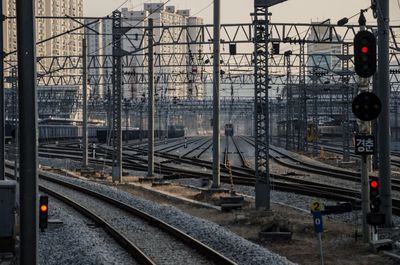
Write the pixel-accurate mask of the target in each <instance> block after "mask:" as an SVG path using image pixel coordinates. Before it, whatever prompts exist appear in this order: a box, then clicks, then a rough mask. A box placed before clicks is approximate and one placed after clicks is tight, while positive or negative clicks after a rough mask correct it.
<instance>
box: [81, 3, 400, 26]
mask: <svg viewBox="0 0 400 265" xmlns="http://www.w3.org/2000/svg"><path fill="white" fill-rule="evenodd" d="M220 1H221V19H222V23H235V22H249V21H250V15H249V14H250V12H252V10H253V3H254V1H253V0H220ZM124 2H126V4H125V6H127V7H135V9H142V8H143V3H149V2H165V1H161V0H160V1H154V0H153V1H150V0H128V1H126V0H84V14H85V16H105V15H108V14H111V12H112V11H113V10H114V9H116V8H117V7H119V6H120V5H121V4H122V3H124ZM212 2H213V1H212V0H170V1H169V2H168V4H167V5H175V6H176V7H177V8H178V9H190V10H191V14H196V13H198V14H197V16H200V17H203V18H204V19H205V23H212V10H213V6H212ZM389 3H390V20H391V24H392V25H399V24H400V0H389ZM370 4H371V0H288V1H287V2H284V3H281V4H279V5H277V6H275V7H272V8H271V9H270V11H271V12H272V14H273V16H272V22H310V21H317V20H318V21H322V20H325V19H328V18H331V19H332V22H333V23H336V21H337V20H339V19H341V18H343V17H350V16H352V15H354V14H356V13H358V12H359V10H360V9H363V8H366V7H368V6H369V5H370ZM207 6H208V8H206V7H207ZM204 8H205V9H204ZM202 9H204V10H203V11H201V10H202ZM369 14H371V12H369ZM357 19H358V17H355V18H353V19H352V20H351V22H353V23H351V24H356V23H357ZM367 22H368V24H375V23H376V22H375V20H373V18H372V16H370V15H368V16H367Z"/></svg>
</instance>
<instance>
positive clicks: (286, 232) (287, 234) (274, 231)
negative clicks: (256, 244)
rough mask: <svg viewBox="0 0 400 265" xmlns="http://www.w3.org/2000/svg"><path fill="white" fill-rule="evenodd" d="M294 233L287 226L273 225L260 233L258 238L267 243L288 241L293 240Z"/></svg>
mask: <svg viewBox="0 0 400 265" xmlns="http://www.w3.org/2000/svg"><path fill="white" fill-rule="evenodd" d="M292 234H293V232H292V231H290V229H289V228H287V227H285V226H280V225H278V224H272V225H270V226H269V227H267V228H266V229H264V230H263V231H260V232H259V233H258V238H259V239H261V240H266V241H277V240H279V241H286V240H290V239H292Z"/></svg>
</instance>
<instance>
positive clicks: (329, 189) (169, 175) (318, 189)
mask: <svg viewBox="0 0 400 265" xmlns="http://www.w3.org/2000/svg"><path fill="white" fill-rule="evenodd" d="M47 155H49V156H50V157H55V158H57V157H58V158H60V157H68V158H70V159H76V160H81V157H78V156H76V157H71V156H65V155H62V154H47ZM158 155H159V156H161V157H164V158H168V159H170V160H171V161H172V160H173V161H177V162H179V163H181V164H187V165H188V166H190V167H191V168H193V167H194V166H198V167H199V168H207V169H212V162H210V161H204V160H197V159H194V158H181V157H179V156H176V155H172V154H165V153H164V154H161V153H158ZM123 156H124V158H123V161H124V162H123V167H124V168H125V169H132V170H141V171H147V161H146V160H145V159H143V158H141V159H139V160H137V159H138V158H137V157H136V156H134V155H128V154H125V153H124V154H123ZM90 162H91V163H98V161H97V160H95V159H90ZM100 162H101V164H103V163H106V164H107V165H109V166H110V165H111V161H110V160H101V161H100ZM156 168H157V171H158V172H161V173H162V174H166V176H165V178H166V179H173V178H177V177H178V178H181V177H187V178H209V179H212V174H210V173H206V172H201V171H200V170H196V169H192V170H186V169H182V168H181V167H171V166H166V165H162V166H161V165H160V164H159V163H156ZM302 170H304V171H306V172H307V170H310V168H302ZM232 175H233V177H234V183H235V184H239V185H246V186H254V183H255V178H254V170H253V169H247V168H242V167H234V166H233V167H232ZM270 176H271V186H272V187H273V188H274V189H276V190H280V191H286V192H294V193H297V194H303V195H308V196H317V197H322V198H327V199H332V200H338V201H349V202H352V203H353V205H355V206H356V207H357V205H359V202H360V193H359V191H356V190H352V189H346V188H343V187H338V186H334V185H327V184H323V183H318V182H312V181H308V180H303V179H298V178H294V177H290V176H284V175H278V174H270ZM221 181H222V182H226V183H229V181H230V179H229V172H228V170H227V169H226V168H224V167H223V165H222V166H221ZM393 213H394V214H397V215H400V200H397V199H393Z"/></svg>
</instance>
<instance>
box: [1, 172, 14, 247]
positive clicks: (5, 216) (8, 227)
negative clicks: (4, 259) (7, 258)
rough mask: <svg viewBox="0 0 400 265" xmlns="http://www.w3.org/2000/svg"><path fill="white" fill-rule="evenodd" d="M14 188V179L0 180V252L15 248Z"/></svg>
mask: <svg viewBox="0 0 400 265" xmlns="http://www.w3.org/2000/svg"><path fill="white" fill-rule="evenodd" d="M16 188H17V184H16V182H15V181H12V180H1V181H0V253H5V252H13V253H14V249H15V238H14V230H15V205H16V204H15V203H16Z"/></svg>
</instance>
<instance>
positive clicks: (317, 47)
mask: <svg viewBox="0 0 400 265" xmlns="http://www.w3.org/2000/svg"><path fill="white" fill-rule="evenodd" d="M312 24H314V25H315V26H314V27H313V29H314V30H312V31H311V33H310V35H309V36H308V39H309V40H311V41H314V42H316V41H317V40H320V41H321V42H322V41H328V42H329V41H330V40H332V39H333V38H337V37H336V35H335V34H333V33H332V32H331V31H330V26H329V25H330V20H329V19H328V20H325V21H323V22H313V23H312ZM335 41H336V40H335ZM307 54H308V55H312V59H310V60H309V61H308V66H309V67H311V68H315V69H314V70H315V71H317V72H321V71H322V72H323V71H325V72H329V71H333V70H341V67H342V64H341V62H340V60H339V57H338V56H337V55H341V54H342V45H341V44H332V43H309V44H308V45H307Z"/></svg>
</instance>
